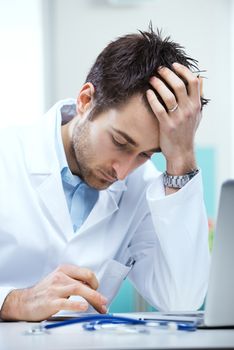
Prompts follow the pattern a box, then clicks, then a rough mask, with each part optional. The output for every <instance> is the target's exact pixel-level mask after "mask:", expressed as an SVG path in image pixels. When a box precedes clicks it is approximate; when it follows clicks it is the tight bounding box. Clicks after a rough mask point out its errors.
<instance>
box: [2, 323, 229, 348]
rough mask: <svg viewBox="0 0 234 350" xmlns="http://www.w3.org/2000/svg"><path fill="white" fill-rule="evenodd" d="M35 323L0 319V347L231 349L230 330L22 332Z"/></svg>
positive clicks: (73, 327)
mask: <svg viewBox="0 0 234 350" xmlns="http://www.w3.org/2000/svg"><path fill="white" fill-rule="evenodd" d="M35 325H36V324H35V323H26V322H12V323H7V322H0V350H16V349H23V350H39V349H40V350H52V349H54V350H65V349H66V350H75V349H82V350H86V349H87V350H88V349H95V350H100V349H102V350H107V349H110V350H114V349H121V350H123V349H134V350H137V349H142V350H143V349H177V350H178V349H234V330H198V331H196V332H184V331H169V330H157V331H155V330H154V332H152V333H150V334H121V335H119V334H118V335H116V334H114V333H106V332H103V331H93V332H87V331H84V330H83V329H82V327H81V326H80V325H78V324H77V325H71V326H66V327H60V328H54V329H52V330H51V332H50V333H49V334H40V335H26V334H25V331H27V330H28V329H29V328H30V327H32V326H35Z"/></svg>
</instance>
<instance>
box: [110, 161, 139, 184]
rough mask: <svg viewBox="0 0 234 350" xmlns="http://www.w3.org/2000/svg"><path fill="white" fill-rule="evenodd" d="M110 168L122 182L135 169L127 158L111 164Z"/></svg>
mask: <svg viewBox="0 0 234 350" xmlns="http://www.w3.org/2000/svg"><path fill="white" fill-rule="evenodd" d="M112 167H113V169H114V171H115V173H116V177H117V179H118V180H124V179H125V177H126V176H127V175H128V174H129V173H130V172H131V171H132V170H133V169H134V168H135V166H134V162H133V159H129V158H127V157H126V159H124V160H121V161H119V160H118V161H115V162H114V163H113V164H112Z"/></svg>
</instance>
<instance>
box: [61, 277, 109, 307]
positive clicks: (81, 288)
mask: <svg viewBox="0 0 234 350" xmlns="http://www.w3.org/2000/svg"><path fill="white" fill-rule="evenodd" d="M58 294H59V295H62V296H63V297H64V298H68V297H69V296H71V295H78V296H81V297H82V298H84V299H85V300H87V302H88V303H89V304H90V305H92V306H93V307H94V308H95V309H96V310H97V311H98V312H101V313H105V312H107V308H106V304H107V301H108V300H107V299H106V298H105V297H104V296H103V295H102V294H100V293H99V292H97V291H95V290H93V289H91V288H90V287H89V286H88V285H86V284H83V283H81V282H77V283H73V284H70V285H68V286H65V287H60V288H59V289H58Z"/></svg>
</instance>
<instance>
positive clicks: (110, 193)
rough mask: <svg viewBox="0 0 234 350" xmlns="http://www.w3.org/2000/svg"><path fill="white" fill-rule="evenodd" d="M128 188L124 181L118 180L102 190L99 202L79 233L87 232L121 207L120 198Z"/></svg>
mask: <svg viewBox="0 0 234 350" xmlns="http://www.w3.org/2000/svg"><path fill="white" fill-rule="evenodd" d="M126 189H127V187H126V185H125V182H124V181H117V182H116V183H114V184H113V185H112V186H110V187H109V189H107V190H103V191H100V192H99V197H98V200H97V203H96V204H95V206H94V208H93V210H92V211H91V213H90V214H89V216H88V218H87V219H86V221H85V222H84V224H83V225H82V226H81V228H80V230H79V235H80V234H82V233H85V232H86V231H87V230H89V229H91V228H92V227H94V226H95V225H97V224H98V223H99V222H101V221H103V220H105V219H106V218H107V217H108V216H110V215H112V214H114V212H116V211H117V210H118V209H119V207H118V203H119V200H120V198H121V196H122V194H123V192H124V191H126Z"/></svg>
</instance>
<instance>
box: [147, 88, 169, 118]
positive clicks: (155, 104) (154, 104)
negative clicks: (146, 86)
mask: <svg viewBox="0 0 234 350" xmlns="http://www.w3.org/2000/svg"><path fill="white" fill-rule="evenodd" d="M146 96H147V99H148V101H149V104H150V106H151V108H152V111H153V112H154V114H155V116H156V117H157V119H158V121H159V122H163V121H167V122H169V116H168V114H167V112H166V110H165V108H164V107H163V105H162V104H161V103H160V101H159V100H158V98H157V96H156V95H155V93H154V91H153V90H147V91H146Z"/></svg>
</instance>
